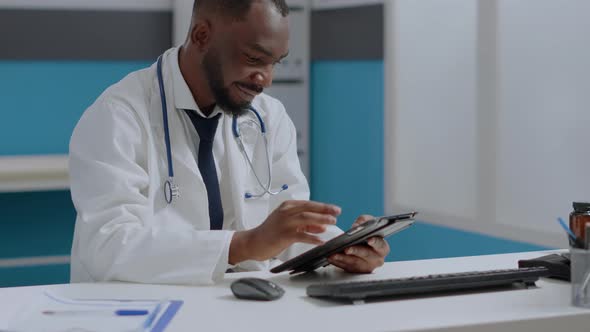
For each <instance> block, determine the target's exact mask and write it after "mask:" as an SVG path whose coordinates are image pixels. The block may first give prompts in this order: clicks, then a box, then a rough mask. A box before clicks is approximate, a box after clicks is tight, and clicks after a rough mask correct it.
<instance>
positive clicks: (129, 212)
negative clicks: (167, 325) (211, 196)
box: [70, 101, 233, 284]
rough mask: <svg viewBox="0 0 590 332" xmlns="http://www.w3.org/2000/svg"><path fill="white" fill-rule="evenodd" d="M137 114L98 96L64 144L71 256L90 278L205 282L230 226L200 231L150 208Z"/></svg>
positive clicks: (224, 251)
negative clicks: (72, 221)
mask: <svg viewBox="0 0 590 332" xmlns="http://www.w3.org/2000/svg"><path fill="white" fill-rule="evenodd" d="M147 142H149V139H148V135H147V132H146V130H145V126H144V125H142V122H141V120H140V118H139V116H138V115H137V114H136V113H135V112H133V111H131V110H130V109H129V107H126V106H125V105H117V104H115V103H112V102H108V101H102V102H97V103H96V104H95V105H94V106H92V107H91V108H90V109H89V110H88V111H87V112H86V113H85V114H84V116H83V117H82V119H81V120H80V122H79V123H78V125H77V127H76V129H75V130H74V134H73V136H72V139H71V142H70V182H71V193H72V198H73V201H74V205H75V207H76V210H77V212H78V218H77V221H76V232H75V237H74V247H73V249H72V256H73V257H72V259H73V260H74V259H77V260H78V261H79V262H80V265H81V266H82V267H83V268H84V270H86V272H87V273H88V275H89V276H90V278H92V279H93V280H94V281H112V280H118V281H128V282H141V283H163V284H209V283H212V282H214V281H216V280H218V279H220V278H222V277H223V274H224V273H225V270H226V267H227V262H228V255H229V245H230V242H231V238H232V236H233V232H231V231H207V230H206V231H202V230H201V231H199V230H196V229H195V228H194V227H193V226H192V225H191V223H190V222H189V221H187V220H184V219H183V218H181V217H180V216H177V215H174V211H173V209H168V210H169V211H170V212H169V213H167V214H166V215H165V216H164V215H163V214H162V215H156V214H154V212H153V211H154V208H153V206H152V204H151V203H150V199H149V198H148V195H149V192H150V188H149V182H150V181H149V168H150V167H149V166H148V165H149V153H150V152H149V151H150V149H149V145H148V143H147Z"/></svg>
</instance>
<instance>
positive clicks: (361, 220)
mask: <svg viewBox="0 0 590 332" xmlns="http://www.w3.org/2000/svg"><path fill="white" fill-rule="evenodd" d="M373 219H375V217H373V216H372V215H370V214H363V215H360V216H359V217H358V218H356V220H355V221H354V224H352V227H356V226H358V225H361V224H364V223H366V222H367V221H369V220H373Z"/></svg>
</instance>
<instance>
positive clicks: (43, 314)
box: [8, 292, 183, 332]
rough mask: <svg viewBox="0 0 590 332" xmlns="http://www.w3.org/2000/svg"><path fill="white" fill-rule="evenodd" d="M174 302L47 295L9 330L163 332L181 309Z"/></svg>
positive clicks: (178, 303)
mask: <svg viewBox="0 0 590 332" xmlns="http://www.w3.org/2000/svg"><path fill="white" fill-rule="evenodd" d="M182 303H183V302H182V301H172V300H166V299H163V300H133V299H131V300H121V299H117V300H114V299H69V298H64V297H60V296H58V295H56V294H53V293H50V292H45V293H43V294H42V295H40V296H39V297H37V298H34V301H33V302H31V303H29V304H28V305H26V306H25V307H24V308H23V310H21V311H20V312H19V313H18V314H17V315H16V316H15V317H14V318H13V319H12V320H11V322H10V324H9V328H8V329H9V330H10V331H15V332H16V331H19V332H21V331H22V332H29V331H36V332H37V331H39V332H66V331H68V332H144V331H145V332H162V331H165V328H166V326H167V325H168V323H169V322H170V321H171V320H172V318H173V317H174V315H175V314H176V313H177V312H178V310H179V309H180V306H182Z"/></svg>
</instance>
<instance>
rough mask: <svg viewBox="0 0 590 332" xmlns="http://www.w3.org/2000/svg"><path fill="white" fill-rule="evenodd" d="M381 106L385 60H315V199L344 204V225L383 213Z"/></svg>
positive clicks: (313, 72) (313, 76)
mask: <svg viewBox="0 0 590 332" xmlns="http://www.w3.org/2000/svg"><path fill="white" fill-rule="evenodd" d="M383 108H384V107H383V62H382V61H316V62H313V63H312V67H311V114H310V116H311V141H312V144H311V181H310V182H311V192H312V199H314V200H318V201H324V202H329V203H334V204H338V205H340V206H341V207H342V215H341V217H340V218H339V221H338V225H339V226H340V227H341V228H343V229H346V228H348V227H350V225H352V223H353V222H354V219H355V218H356V217H357V216H358V215H360V214H364V213H369V214H373V215H382V214H383V165H384V160H383Z"/></svg>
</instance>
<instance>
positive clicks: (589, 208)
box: [573, 202, 590, 212]
mask: <svg viewBox="0 0 590 332" xmlns="http://www.w3.org/2000/svg"><path fill="white" fill-rule="evenodd" d="M573 206H574V211H576V212H590V202H574V204H573Z"/></svg>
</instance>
